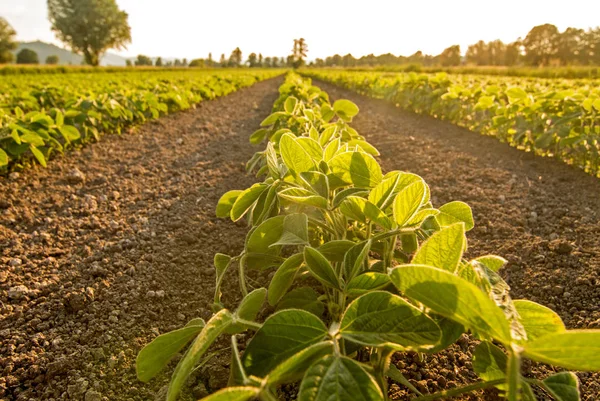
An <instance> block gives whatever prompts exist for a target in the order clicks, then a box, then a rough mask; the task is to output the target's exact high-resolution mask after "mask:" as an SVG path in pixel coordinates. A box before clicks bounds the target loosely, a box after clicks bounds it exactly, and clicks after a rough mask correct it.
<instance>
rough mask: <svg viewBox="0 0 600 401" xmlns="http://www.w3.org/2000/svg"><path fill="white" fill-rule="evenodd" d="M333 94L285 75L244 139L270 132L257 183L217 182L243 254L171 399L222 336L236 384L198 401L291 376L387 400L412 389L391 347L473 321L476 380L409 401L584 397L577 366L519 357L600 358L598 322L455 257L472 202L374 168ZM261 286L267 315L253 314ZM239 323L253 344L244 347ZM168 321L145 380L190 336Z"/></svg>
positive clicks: (258, 391)
mask: <svg viewBox="0 0 600 401" xmlns="http://www.w3.org/2000/svg"><path fill="white" fill-rule="evenodd" d="M338 102H339V103H338ZM338 102H336V103H337V106H336V104H334V105H331V104H330V102H329V100H328V96H327V94H326V93H324V92H322V91H321V90H320V89H319V88H317V87H315V86H312V85H311V84H310V81H308V80H303V79H301V78H300V77H298V76H297V75H295V74H289V75H288V77H287V79H286V82H285V83H284V84H283V85H282V86H281V88H280V97H279V99H278V100H277V101H276V102H275V105H274V109H273V113H272V114H271V115H270V116H268V117H267V118H266V119H265V120H264V121H263V123H262V124H261V125H262V128H261V129H260V133H259V134H256V133H255V134H253V135H252V137H251V140H252V142H254V143H259V142H261V141H266V142H267V145H266V149H265V150H263V151H259V152H257V153H256V154H255V155H254V156H253V157H252V158H251V159H250V161H249V162H248V165H247V168H248V170H250V171H255V172H256V175H257V176H258V177H262V178H263V181H262V182H261V183H258V184H255V185H254V186H252V187H250V188H248V189H245V190H239V191H230V192H228V193H226V194H225V195H224V196H223V198H222V199H221V200H220V201H219V203H218V206H217V214H218V215H219V216H223V217H229V218H231V219H232V220H233V221H236V220H240V219H242V218H244V219H245V220H246V221H247V223H248V225H249V227H250V232H249V234H248V236H247V238H246V243H245V246H244V250H243V251H242V252H241V253H240V254H239V255H235V256H228V255H224V254H218V255H217V256H216V257H215V267H216V270H217V289H216V291H215V302H214V305H213V310H215V311H216V314H215V315H214V316H213V318H212V319H211V320H210V321H209V322H208V323H207V324H206V326H204V328H203V329H202V331H201V332H200V333H199V334H198V335H197V337H196V339H195V340H194V342H193V344H192V346H191V347H190V349H189V350H188V351H187V352H186V354H185V356H184V357H183V359H182V360H181V361H180V362H179V365H178V366H177V367H176V369H175V373H174V376H173V379H172V381H171V384H170V390H169V400H174V399H175V396H176V395H177V393H178V392H179V391H180V389H181V385H182V383H183V381H184V380H185V378H186V376H187V374H189V372H190V371H191V369H193V366H194V364H195V363H197V362H198V361H200V359H201V358H202V356H203V355H205V353H206V351H207V350H208V348H209V347H210V345H211V344H212V343H213V342H214V341H215V339H216V337H217V335H218V334H219V333H227V334H234V335H233V338H232V347H231V353H232V364H231V369H232V373H231V377H232V381H231V383H230V384H231V386H232V387H229V388H227V389H224V390H221V391H219V392H217V393H215V394H213V395H211V396H209V397H207V398H206V399H208V400H246V399H252V398H259V399H261V400H269V401H271V400H275V399H277V398H276V394H277V388H278V386H279V385H281V384H283V383H290V382H300V385H299V386H300V387H299V388H300V391H299V394H298V399H299V400H304V401H313V400H314V401H320V400H327V401H333V400H340V401H342V400H350V399H352V400H381V401H383V400H387V393H388V388H387V385H388V378H389V379H391V380H393V381H396V382H398V384H400V385H404V386H407V387H408V388H409V389H410V390H411V391H415V389H414V387H413V386H412V385H411V384H410V383H409V382H408V381H407V380H406V379H405V378H404V377H403V376H402V374H401V373H400V372H399V371H398V370H397V369H396V368H395V367H394V366H390V358H391V355H392V353H393V352H394V351H397V350H400V351H406V350H412V351H418V352H439V351H440V350H442V349H444V348H446V347H448V346H449V345H451V344H452V343H453V342H455V341H456V340H457V339H458V338H459V337H460V336H461V334H463V333H464V332H467V331H468V332H470V333H471V334H472V335H473V336H475V337H476V338H478V339H480V340H482V342H481V344H480V345H479V346H478V347H477V349H476V350H475V355H474V360H473V368H474V370H475V372H476V373H477V374H478V375H479V377H480V378H481V379H482V381H481V382H479V383H475V384H473V385H469V386H466V387H463V388H456V389H452V390H450V391H449V392H447V393H437V394H431V395H425V396H419V397H417V398H416V400H430V399H436V398H443V397H446V396H450V395H457V394H461V393H462V392H467V391H470V390H475V389H481V388H485V387H492V386H496V387H498V388H499V389H500V390H501V391H503V392H504V394H505V396H506V397H507V398H508V399H509V400H511V401H512V400H517V399H518V397H519V396H520V395H521V393H520V392H522V394H523V397H529V398H528V399H530V400H533V399H535V398H534V397H535V396H534V395H533V391H532V386H539V387H541V388H543V389H544V390H545V391H546V392H547V393H548V394H551V395H552V396H553V397H554V398H555V399H556V400H578V399H579V392H578V382H577V380H576V378H575V376H573V375H572V374H570V373H564V374H562V373H561V374H558V375H554V376H551V377H549V378H546V379H545V380H543V381H540V380H534V379H528V378H524V377H522V376H521V374H520V367H521V360H522V358H530V359H532V360H534V361H539V362H546V363H551V364H555V365H557V366H560V367H564V368H569V369H574V370H600V348H599V347H598V344H600V331H598V330H588V331H575V330H566V329H565V328H564V325H563V324H562V322H561V321H560V318H559V317H558V315H556V314H555V313H554V312H552V311H551V310H549V309H548V308H545V307H543V306H541V305H538V304H535V303H533V302H531V301H513V300H512V299H511V297H510V294H509V292H508V286H507V284H506V283H505V282H504V281H503V280H502V278H501V277H500V276H499V275H498V274H497V271H498V270H499V269H500V268H501V267H502V266H503V265H504V264H505V260H504V259H502V258H501V257H498V256H494V255H484V256H482V257H479V258H475V259H473V260H465V258H464V251H465V249H466V248H467V242H466V236H465V235H466V231H467V230H468V229H471V228H472V227H473V224H474V222H473V215H472V212H471V209H470V208H469V206H468V205H466V204H464V203H462V202H451V203H448V204H446V205H442V206H441V207H439V208H435V206H434V205H433V204H432V203H431V200H430V192H429V187H428V186H427V184H425V182H424V181H423V179H422V178H421V177H419V176H417V175H415V174H411V173H406V172H401V171H393V172H389V173H387V174H385V175H384V174H383V172H382V171H381V167H380V166H379V164H378V163H377V161H376V159H375V158H374V157H373V156H372V155H371V154H369V152H368V151H367V150H366V148H368V147H367V146H364V141H365V139H364V138H362V137H361V136H360V135H359V134H358V133H357V132H356V131H355V130H354V129H352V128H351V127H350V126H349V125H348V123H349V121H350V120H351V119H352V117H354V116H355V115H356V112H357V111H358V108H357V107H356V105H354V104H353V103H351V102H349V101H342V102H340V101H338ZM259 139H260V140H259ZM370 150H372V149H370ZM375 151H376V150H375ZM236 265H237V266H238V269H236V270H235V272H234V271H232V270H230V269H229V268H230V266H236ZM248 269H258V270H264V269H270V270H273V271H274V274H273V275H272V276H271V279H270V282H269V283H268V285H267V287H268V290H266V294H265V289H264V288H259V289H256V290H254V291H252V292H249V293H248V290H247V288H248V287H250V286H252V285H254V284H255V282H254V281H251V280H249V279H248V277H247V276H246V271H247V270H248ZM228 272H232V273H231V274H236V275H237V279H238V280H239V281H240V291H241V293H242V295H243V296H244V299H243V300H242V302H241V304H240V306H239V307H238V309H237V310H236V312H234V313H232V312H229V310H228V309H224V305H223V303H222V300H221V290H220V283H221V281H222V279H223V277H224V276H225V275H226V274H228ZM265 297H266V299H267V300H268V303H269V305H270V306H271V307H275V308H274V309H275V312H274V313H272V314H270V315H269V314H266V318H265V320H264V322H263V323H261V322H259V321H257V320H256V319H257V316H260V313H259V310H261V308H262V303H263V301H264V299H265ZM268 310H272V309H268ZM242 332H248V333H246V336H247V337H246V338H250V340H249V341H248V342H247V346H246V348H245V351H244V353H243V354H242V355H241V356H240V354H239V352H238V348H237V340H236V334H237V333H242ZM252 332H253V333H252ZM173 333H176V334H172V335H173V340H172V343H171V344H172V346H169V347H164V351H163V350H161V347H159V346H158V345H154V346H153V344H154V343H164V342H165V338H166V337H164V336H169V334H167V335H163V336H161V337H158V338H157V339H156V340H154V342H153V343H151V344H150V345H148V346H147V347H148V348H146V349H151V350H153V352H156V353H161V355H160V356H154V355H152V354H151V353H150V352H148V351H143V355H142V353H141V354H140V356H139V357H138V360H137V370H138V375H140V376H141V377H142V378H146V377H149V376H150V375H149V374H148V373H147V369H148V368H147V366H148V365H149V361H153V360H157V361H159V362H158V363H157V365H158V367H162V366H164V361H168V360H169V359H170V358H171V357H172V354H173V352H174V351H175V350H176V349H179V347H180V345H181V344H182V343H184V342H185V341H186V340H187V337H184V335H183V332H180V331H175V332H173ZM168 338H170V337H168ZM496 344H497V345H496ZM146 349H145V350H146ZM151 373H154V371H152V372H151ZM532 397H533V398H532ZM524 399H525V398H524Z"/></svg>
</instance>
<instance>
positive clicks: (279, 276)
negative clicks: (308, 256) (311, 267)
mask: <svg viewBox="0 0 600 401" xmlns="http://www.w3.org/2000/svg"><path fill="white" fill-rule="evenodd" d="M302 263H304V254H302V253H297V254H295V255H292V256H290V257H289V258H287V259H286V260H285V262H283V263H282V264H281V266H279V268H278V269H277V271H276V272H275V275H274V276H273V278H272V279H271V283H270V284H269V291H268V300H269V304H270V305H271V306H275V305H276V304H277V303H278V302H279V301H280V300H281V298H282V297H283V296H284V295H285V293H286V292H287V291H288V290H289V289H290V287H291V286H292V283H293V282H294V278H295V277H296V273H297V272H298V270H299V269H300V266H302Z"/></svg>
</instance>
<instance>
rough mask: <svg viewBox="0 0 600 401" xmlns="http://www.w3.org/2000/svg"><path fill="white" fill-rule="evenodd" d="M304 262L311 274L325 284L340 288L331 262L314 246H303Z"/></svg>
mask: <svg viewBox="0 0 600 401" xmlns="http://www.w3.org/2000/svg"><path fill="white" fill-rule="evenodd" d="M304 262H305V263H306V267H307V268H308V270H309V271H310V272H311V273H312V275H313V276H314V277H315V278H316V279H317V280H319V281H320V282H321V283H323V284H324V285H326V286H329V287H332V288H336V289H341V287H340V283H339V281H338V278H337V275H336V274H335V271H334V270H333V267H331V263H329V261H328V260H327V259H326V258H325V256H323V255H322V254H321V252H319V251H318V250H316V249H315V248H311V247H309V246H307V247H305V248H304Z"/></svg>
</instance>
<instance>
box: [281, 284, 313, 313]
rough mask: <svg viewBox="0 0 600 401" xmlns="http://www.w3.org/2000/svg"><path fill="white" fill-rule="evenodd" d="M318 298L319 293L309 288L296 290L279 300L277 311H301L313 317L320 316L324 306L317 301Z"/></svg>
mask: <svg viewBox="0 0 600 401" xmlns="http://www.w3.org/2000/svg"><path fill="white" fill-rule="evenodd" d="M319 296H320V295H319V293H317V292H316V291H315V290H313V289H312V288H310V287H300V288H296V289H294V290H292V291H290V292H288V293H287V294H285V295H284V296H283V298H281V301H279V303H278V304H277V310H278V311H279V310H284V309H302V310H304V311H307V312H310V313H312V314H313V315H315V316H322V315H323V312H325V304H323V302H322V301H321V300H319Z"/></svg>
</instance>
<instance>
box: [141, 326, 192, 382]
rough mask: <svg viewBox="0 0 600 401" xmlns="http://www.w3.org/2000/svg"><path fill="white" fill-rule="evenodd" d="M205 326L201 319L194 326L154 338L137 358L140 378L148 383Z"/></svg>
mask: <svg viewBox="0 0 600 401" xmlns="http://www.w3.org/2000/svg"><path fill="white" fill-rule="evenodd" d="M203 328H204V321H202V320H200V321H196V322H195V324H194V325H192V326H189V325H188V326H186V327H184V328H181V329H179V330H174V331H171V332H169V333H165V334H161V335H160V336H158V337H156V338H155V339H154V340H152V342H151V343H150V344H148V345H146V346H145V347H144V348H142V350H141V351H140V352H139V354H138V355H137V358H136V359H135V370H136V373H137V377H138V379H139V380H140V381H142V382H144V383H147V382H148V381H149V380H150V379H152V378H153V377H154V376H156V375H157V374H158V373H159V372H160V371H161V370H162V369H163V368H164V367H165V366H167V365H168V363H169V362H170V361H171V359H173V357H175V356H176V355H177V354H178V353H179V351H181V350H182V349H183V347H185V345H186V344H187V343H189V342H190V341H191V340H192V339H193V338H194V337H196V336H197V335H198V333H200V332H201V331H202V329H203Z"/></svg>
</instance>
